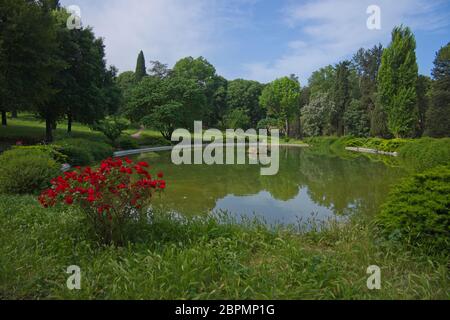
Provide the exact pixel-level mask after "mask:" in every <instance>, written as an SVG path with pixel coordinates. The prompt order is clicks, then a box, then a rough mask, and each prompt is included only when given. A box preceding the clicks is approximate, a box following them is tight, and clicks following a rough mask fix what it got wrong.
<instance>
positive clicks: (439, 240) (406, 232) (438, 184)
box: [377, 165, 450, 250]
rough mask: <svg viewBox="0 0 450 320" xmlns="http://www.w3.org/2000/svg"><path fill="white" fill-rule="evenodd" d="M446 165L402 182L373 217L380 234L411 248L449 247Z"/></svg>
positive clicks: (449, 201)
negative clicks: (395, 239)
mask: <svg viewBox="0 0 450 320" xmlns="http://www.w3.org/2000/svg"><path fill="white" fill-rule="evenodd" d="M449 194H450V166H449V165H447V166H440V167H436V168H434V169H431V170H428V171H426V172H424V173H421V174H416V175H414V176H413V177H410V178H408V179H406V180H404V181H403V182H402V183H401V184H400V185H398V186H397V187H396V188H395V189H394V190H393V192H392V193H391V194H390V196H389V199H388V201H387V202H386V203H385V205H384V206H383V208H382V211H381V213H380V215H379V216H378V217H377V222H378V225H379V226H380V227H381V229H382V231H383V233H384V234H385V235H387V236H389V237H391V238H398V239H401V240H406V241H407V242H409V243H411V244H415V245H422V246H426V247H430V248H432V249H436V250H439V249H444V250H447V249H448V247H449V245H450V197H449Z"/></svg>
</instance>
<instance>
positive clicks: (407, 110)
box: [378, 26, 418, 138]
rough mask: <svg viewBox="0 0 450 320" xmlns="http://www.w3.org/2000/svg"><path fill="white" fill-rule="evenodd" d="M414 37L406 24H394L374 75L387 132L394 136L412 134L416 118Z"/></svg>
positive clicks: (416, 75) (416, 77)
mask: <svg viewBox="0 0 450 320" xmlns="http://www.w3.org/2000/svg"><path fill="white" fill-rule="evenodd" d="M415 50H416V40H415V38H414V35H413V34H412V32H411V30H410V29H409V28H407V27H403V26H400V27H396V28H394V30H393V32H392V42H391V44H390V45H389V47H388V48H387V49H385V50H384V52H383V57H382V59H381V67H380V71H379V74H378V84H379V95H380V103H381V106H382V108H383V110H385V111H386V114H387V122H388V123H387V126H388V128H389V131H390V132H391V133H392V134H393V135H394V136H395V137H397V138H399V137H409V136H413V135H414V133H415V128H416V124H417V121H418V115H417V113H418V112H417V79H418V66H417V61H416V53H415Z"/></svg>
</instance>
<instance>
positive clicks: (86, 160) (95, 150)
mask: <svg viewBox="0 0 450 320" xmlns="http://www.w3.org/2000/svg"><path fill="white" fill-rule="evenodd" d="M55 145H56V146H57V147H58V150H59V151H60V152H61V153H63V154H64V155H66V156H67V157H68V162H69V163H70V164H71V165H73V166H84V165H88V164H91V163H93V162H95V161H100V160H103V159H106V158H108V157H111V156H112V154H113V148H112V147H111V146H110V145H109V144H107V143H104V142H96V141H91V140H86V139H64V140H60V141H58V142H56V144H55Z"/></svg>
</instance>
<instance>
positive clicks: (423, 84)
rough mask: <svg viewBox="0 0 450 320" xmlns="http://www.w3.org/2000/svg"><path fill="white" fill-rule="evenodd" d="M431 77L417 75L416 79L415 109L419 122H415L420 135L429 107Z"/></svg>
mask: <svg viewBox="0 0 450 320" xmlns="http://www.w3.org/2000/svg"><path fill="white" fill-rule="evenodd" d="M431 84H432V81H431V78H430V77H427V76H424V75H419V78H418V80H417V110H418V112H419V113H418V116H419V122H418V123H417V129H416V130H417V136H418V137H421V136H422V135H423V133H424V132H425V126H426V115H427V111H428V108H429V107H430V98H429V93H430V90H431Z"/></svg>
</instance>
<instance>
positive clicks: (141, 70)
mask: <svg viewBox="0 0 450 320" xmlns="http://www.w3.org/2000/svg"><path fill="white" fill-rule="evenodd" d="M146 75H147V68H146V67H145V57H144V52H143V51H141V52H139V55H138V58H137V62H136V72H135V79H136V81H137V82H140V81H141V80H142V79H143V78H144V77H145V76H146Z"/></svg>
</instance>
